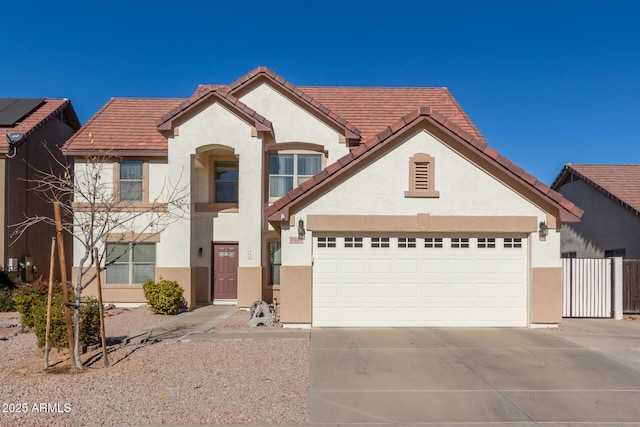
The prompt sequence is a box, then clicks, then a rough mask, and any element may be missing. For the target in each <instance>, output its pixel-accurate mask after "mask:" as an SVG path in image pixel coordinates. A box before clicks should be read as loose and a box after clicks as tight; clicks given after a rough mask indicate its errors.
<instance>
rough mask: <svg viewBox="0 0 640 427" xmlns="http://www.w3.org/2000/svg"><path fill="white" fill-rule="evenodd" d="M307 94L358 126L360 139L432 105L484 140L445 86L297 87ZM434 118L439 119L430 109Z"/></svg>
mask: <svg viewBox="0 0 640 427" xmlns="http://www.w3.org/2000/svg"><path fill="white" fill-rule="evenodd" d="M298 89H300V90H302V91H303V92H304V93H306V94H307V95H309V96H311V97H312V98H313V99H314V100H317V101H319V102H320V103H322V105H324V106H326V107H327V108H329V109H330V110H332V111H334V112H336V113H337V114H338V115H340V116H342V117H344V118H345V119H346V120H347V121H348V122H349V123H352V124H353V125H355V126H357V128H358V129H360V132H361V135H362V139H363V140H367V139H368V138H370V137H372V136H373V135H376V134H377V133H379V132H381V131H382V130H384V128H385V127H387V126H389V124H391V123H394V122H395V121H396V120H398V119H399V118H401V117H403V116H405V115H406V114H408V113H418V114H419V112H416V109H417V108H418V107H421V106H423V107H432V109H433V110H436V111H437V112H438V115H440V114H441V115H442V116H446V117H448V118H450V119H451V120H453V121H454V122H455V123H456V124H457V125H459V126H460V127H461V128H462V129H463V130H465V131H466V132H469V133H470V134H472V135H473V136H476V137H479V138H480V139H482V140H484V138H483V137H482V134H481V133H480V131H479V130H478V129H477V128H476V126H475V125H474V124H473V122H472V121H471V119H469V117H468V116H467V115H466V113H465V112H464V111H463V110H462V108H460V105H459V104H458V102H457V101H456V100H455V99H454V98H453V96H452V95H451V93H450V92H449V91H448V90H447V89H446V88H401V87H396V88H393V87H350V86H298ZM432 115H433V116H434V119H436V121H439V119H438V118H437V115H436V114H435V113H433V112H432Z"/></svg>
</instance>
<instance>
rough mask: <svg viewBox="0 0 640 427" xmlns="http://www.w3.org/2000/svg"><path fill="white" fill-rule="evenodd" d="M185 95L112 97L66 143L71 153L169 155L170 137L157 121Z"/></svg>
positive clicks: (69, 153)
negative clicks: (179, 96) (175, 96)
mask: <svg viewBox="0 0 640 427" xmlns="http://www.w3.org/2000/svg"><path fill="white" fill-rule="evenodd" d="M183 101H184V99H182V98H112V99H111V100H110V101H109V102H107V103H106V104H105V105H104V106H103V107H102V108H101V109H100V111H98V112H97V113H96V114H95V115H94V116H93V117H92V118H91V119H90V120H89V121H88V122H87V123H86V124H85V125H84V126H83V127H82V129H80V131H79V132H77V133H76V134H75V135H74V136H72V137H71V138H70V139H69V140H68V141H67V142H66V144H65V145H64V148H63V152H64V153H65V154H68V155H83V154H87V153H91V152H95V151H96V150H99V151H108V152H110V153H112V154H125V153H127V154H130V155H147V156H154V155H155V156H166V155H167V138H166V137H165V136H164V135H162V134H161V133H160V132H159V131H158V129H157V128H156V121H157V120H158V118H160V117H162V116H163V115H164V114H166V113H167V111H169V110H171V109H172V108H176V107H177V106H178V105H180V103H182V102H183Z"/></svg>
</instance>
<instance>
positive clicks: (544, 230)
mask: <svg viewBox="0 0 640 427" xmlns="http://www.w3.org/2000/svg"><path fill="white" fill-rule="evenodd" d="M547 234H549V227H547V224H546V223H545V222H544V221H541V222H540V231H539V232H538V236H540V241H541V242H544V241H545V240H547Z"/></svg>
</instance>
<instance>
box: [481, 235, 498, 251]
mask: <svg viewBox="0 0 640 427" xmlns="http://www.w3.org/2000/svg"><path fill="white" fill-rule="evenodd" d="M478 247H479V248H484V249H493V248H495V247H496V239H495V237H478Z"/></svg>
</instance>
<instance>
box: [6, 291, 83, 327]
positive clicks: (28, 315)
mask: <svg viewBox="0 0 640 427" xmlns="http://www.w3.org/2000/svg"><path fill="white" fill-rule="evenodd" d="M48 292H49V283H48V282H47V281H46V280H41V279H38V280H36V281H35V282H32V283H23V284H21V285H19V286H18V287H17V288H16V289H15V290H14V291H13V303H14V306H15V309H16V311H17V312H19V313H20V322H21V323H22V325H23V326H24V327H25V328H33V326H34V318H33V313H32V310H33V308H34V307H35V306H37V305H38V304H44V305H45V307H46V305H47V294H48ZM61 292H62V285H60V283H54V284H53V293H54V294H55V293H61ZM69 295H70V296H69V297H70V298H71V295H72V292H71V290H69Z"/></svg>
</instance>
